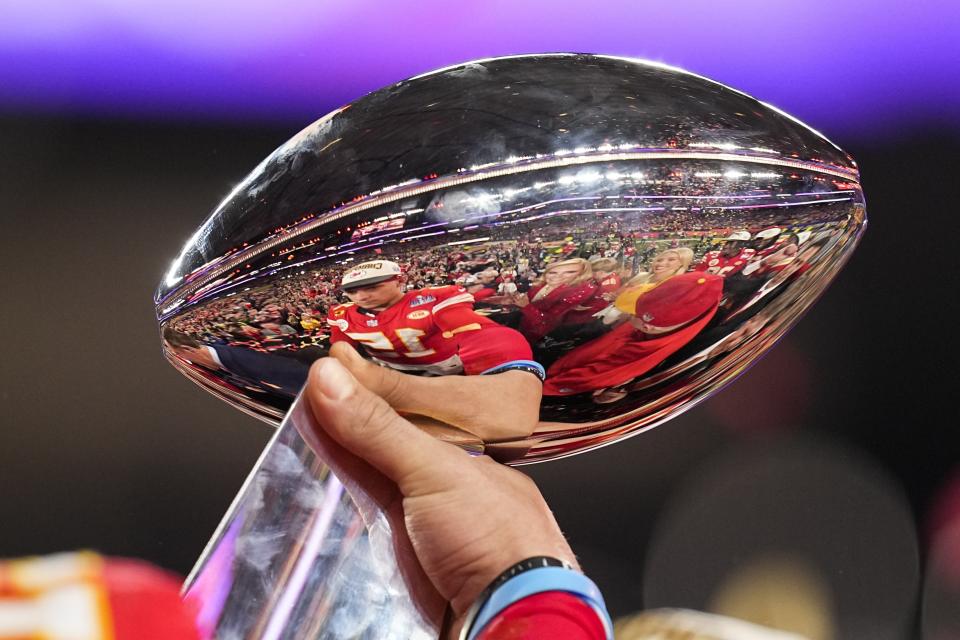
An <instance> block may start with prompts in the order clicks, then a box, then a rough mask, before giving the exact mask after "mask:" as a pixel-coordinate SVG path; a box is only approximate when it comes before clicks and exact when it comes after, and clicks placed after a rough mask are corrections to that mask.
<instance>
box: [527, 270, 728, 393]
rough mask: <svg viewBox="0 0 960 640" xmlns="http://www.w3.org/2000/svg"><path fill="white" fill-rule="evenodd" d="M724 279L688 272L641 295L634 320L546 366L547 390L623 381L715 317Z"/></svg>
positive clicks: (578, 390) (562, 390)
mask: <svg viewBox="0 0 960 640" xmlns="http://www.w3.org/2000/svg"><path fill="white" fill-rule="evenodd" d="M722 293H723V279H722V278H721V277H720V276H717V275H714V274H710V273H697V272H691V273H684V274H680V275H677V276H674V277H672V278H670V279H668V280H667V281H666V282H664V283H663V284H661V285H660V286H658V287H656V288H655V289H653V290H651V291H649V292H648V293H646V294H645V295H642V296H640V297H639V298H637V301H636V306H635V307H634V312H633V314H632V315H631V316H630V321H629V322H625V323H623V324H621V325H620V326H619V327H617V328H616V329H614V330H613V331H611V332H610V333H608V334H606V335H604V336H602V337H600V338H597V339H596V340H593V341H591V342H588V343H587V344H585V345H583V346H581V347H578V348H576V349H574V350H573V351H571V352H570V353H568V354H566V355H565V356H563V357H561V358H560V359H559V360H557V361H556V362H555V363H554V364H553V365H552V366H551V367H550V369H549V370H548V371H547V380H546V382H544V385H543V393H544V395H550V396H564V395H573V394H575V393H583V392H587V391H595V390H597V389H603V388H607V387H616V386H619V385H622V384H624V383H626V382H628V381H630V380H632V379H633V378H636V377H637V376H640V375H643V374H644V373H646V372H647V371H650V370H651V369H652V368H654V367H655V366H657V365H658V364H660V363H661V362H663V361H664V360H665V359H666V358H667V357H668V356H670V355H671V354H673V353H675V352H676V351H678V350H679V349H680V348H681V347H683V346H684V345H685V344H687V343H688V342H689V341H690V340H692V339H693V337H694V336H696V335H697V333H699V332H700V330H702V329H703V327H705V326H706V325H707V323H709V322H710V320H711V319H712V318H713V316H714V314H715V313H716V311H717V306H718V305H719V304H720V298H721V296H722Z"/></svg>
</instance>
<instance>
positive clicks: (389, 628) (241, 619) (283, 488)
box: [184, 398, 437, 640]
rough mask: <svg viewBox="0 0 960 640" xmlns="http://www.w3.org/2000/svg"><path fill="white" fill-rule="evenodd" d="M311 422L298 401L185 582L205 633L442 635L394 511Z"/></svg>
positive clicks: (262, 639) (289, 639)
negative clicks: (313, 435)
mask: <svg viewBox="0 0 960 640" xmlns="http://www.w3.org/2000/svg"><path fill="white" fill-rule="evenodd" d="M308 420H310V417H309V415H308V414H307V412H306V411H305V409H304V408H303V405H302V403H301V401H300V399H299V398H298V399H297V401H296V402H295V403H294V404H293V406H292V407H291V409H290V412H289V413H288V414H287V416H286V418H285V419H284V421H283V424H282V425H281V426H280V428H279V429H278V431H277V432H276V434H275V435H274V437H273V438H271V440H270V442H269V443H268V444H267V446H266V448H265V449H264V452H263V454H262V455H261V456H260V459H259V460H258V461H257V464H256V465H255V466H254V468H253V470H252V471H251V473H250V475H249V476H248V477H247V480H246V481H245V482H244V485H243V487H242V488H241V489H240V492H239V493H238V494H237V497H236V498H235V499H234V501H233V504H231V506H230V509H229V510H228V511H227V513H226V515H225V516H224V518H223V520H222V521H221V523H220V525H219V527H218V528H217V531H216V533H215V534H214V536H213V538H212V539H211V540H210V542H209V543H208V544H207V547H206V549H205V550H204V552H203V554H202V555H201V557H200V559H199V560H198V561H197V564H196V566H195V567H194V569H193V571H192V572H191V574H190V576H189V577H188V578H187V581H186V583H185V585H184V598H185V599H186V600H187V601H188V602H191V603H192V604H193V605H194V606H195V609H196V611H197V625H198V628H199V629H200V632H201V637H203V638H205V639H213V638H216V639H222V640H228V639H229V640H235V639H236V640H239V639H245V640H246V639H254V638H256V639H257V640H301V639H304V640H306V639H310V640H313V639H320V638H323V639H329V640H339V639H341V638H342V639H346V638H371V639H372V638H377V639H381V638H397V639H400V638H404V639H408V638H416V639H423V640H426V639H432V638H436V637H437V629H436V628H435V627H434V625H432V624H431V623H430V622H429V621H428V620H427V619H425V618H424V616H423V615H422V614H421V613H420V611H419V610H418V609H417V607H416V606H415V604H414V602H413V600H412V598H411V595H410V591H409V588H408V586H407V584H406V583H405V581H404V579H403V576H402V575H401V572H400V569H399V567H398V564H397V557H396V552H395V547H394V538H393V534H392V530H391V527H390V523H389V521H388V519H387V517H386V515H385V514H384V513H383V511H382V509H380V507H379V506H378V505H377V504H376V503H375V502H374V501H373V500H372V499H371V498H370V496H368V495H366V493H364V491H363V490H362V489H361V488H359V487H356V486H353V485H351V486H345V485H344V484H343V483H341V481H340V479H338V478H337V476H335V475H334V473H333V472H332V470H331V469H330V466H329V465H328V464H327V463H326V461H324V460H322V459H320V458H319V457H318V456H317V454H316V453H314V451H313V450H312V449H311V448H310V446H309V445H308V444H307V443H306V442H305V441H304V439H303V438H302V437H301V435H300V432H299V431H298V428H297V426H298V425H301V426H302V425H304V424H305V423H306V421H308Z"/></svg>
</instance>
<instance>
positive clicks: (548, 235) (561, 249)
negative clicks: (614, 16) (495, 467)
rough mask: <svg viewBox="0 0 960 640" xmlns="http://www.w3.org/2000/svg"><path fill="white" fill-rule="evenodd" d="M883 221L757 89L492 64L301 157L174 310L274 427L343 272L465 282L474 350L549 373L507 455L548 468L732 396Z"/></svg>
mask: <svg viewBox="0 0 960 640" xmlns="http://www.w3.org/2000/svg"><path fill="white" fill-rule="evenodd" d="M864 225H865V210H864V200H863V195H862V192H861V188H860V184H859V177H858V172H857V168H856V165H855V163H854V162H853V160H852V159H851V158H850V157H849V156H848V155H847V154H845V153H844V152H843V151H842V150H840V149H839V148H837V147H836V146H835V145H833V144H832V143H830V142H829V141H828V140H826V139H825V138H824V137H823V136H821V135H820V134H818V133H817V132H815V131H813V130H811V129H809V128H807V127H806V126H804V125H803V124H801V123H799V122H797V121H796V120H793V119H792V118H790V117H789V116H786V115H785V114H783V113H781V112H779V111H777V110H776V109H774V108H772V107H770V106H769V105H765V104H763V103H761V102H758V101H757V100H755V99H753V98H750V97H749V96H746V95H744V94H742V93H740V92H737V91H735V90H732V89H729V88H727V87H724V86H722V85H720V84H717V83H715V82H712V81H710V80H707V79H705V78H702V77H699V76H696V75H693V74H689V73H685V72H683V71H680V70H676V69H672V68H669V67H665V66H662V65H657V64H652V63H647V62H642V61H637V60H628V59H623V58H615V57H604V56H588V55H573V54H568V55H535V56H520V57H512V58H499V59H492V60H481V61H476V62H471V63H467V64H463V65H459V66H455V67H451V68H448V69H444V70H440V71H437V72H434V73H430V74H426V75H424V76H419V77H417V78H413V79H410V80H407V81H404V82H400V83H398V84H396V85H394V86H392V87H388V88H385V89H383V90H381V91H378V92H376V93H373V94H370V95H369V96H366V97H364V98H361V99H360V100H357V101H356V102H354V103H352V104H350V105H348V106H346V107H343V108H341V109H339V110H337V111H335V112H333V113H331V114H329V115H327V116H325V117H324V118H321V119H320V120H318V121H317V122H316V123H314V124H312V125H311V126H309V127H307V128H306V129H304V130H303V131H302V132H301V133H299V134H298V135H296V136H294V137H293V138H292V139H291V140H290V141H288V142H287V143H286V144H284V145H283V146H281V147H280V148H279V149H278V150H277V151H275V152H274V153H273V154H272V155H271V156H270V157H268V158H267V159H266V160H264V162H263V163H262V164H261V165H260V166H259V167H257V168H256V169H255V170H254V171H253V172H252V173H251V174H250V175H249V176H247V178H245V179H244V180H243V181H242V182H241V183H240V184H239V185H237V187H236V188H235V189H234V190H233V192H232V193H231V194H230V195H229V196H228V197H227V198H226V199H225V200H224V201H223V203H221V204H220V205H219V206H218V207H217V208H216V209H215V210H214V212H213V213H212V214H211V215H210V217H209V218H208V219H207V220H206V221H205V222H204V223H203V225H201V227H200V228H199V229H198V231H197V232H196V233H195V234H194V236H193V237H192V238H191V239H190V241H189V242H188V243H187V244H186V246H184V248H183V250H182V252H181V253H180V255H179V256H178V258H177V259H176V260H175V261H174V262H173V264H172V265H171V267H170V270H169V272H168V274H167V275H166V277H165V278H164V280H163V282H162V283H161V285H160V287H159V289H158V291H157V294H156V303H157V313H158V317H159V319H160V321H161V324H162V326H163V331H164V345H165V353H166V354H167V357H168V358H169V359H170V361H171V362H172V363H173V364H174V365H175V366H176V367H177V368H178V369H179V370H181V371H182V372H183V373H185V374H186V375H188V376H189V377H191V378H192V379H193V380H195V381H196V382H198V383H199V384H201V385H202V386H204V387H205V388H207V389H208V390H210V391H212V392H214V393H215V394H217V395H218V396H220V397H222V398H224V399H226V400H228V401H229V402H231V403H233V404H235V405H236V406H239V407H241V408H243V409H244V410H246V411H248V412H251V413H253V414H254V415H257V416H259V417H261V418H263V419H265V420H267V421H269V422H273V423H277V422H279V420H280V419H281V418H282V416H283V415H284V413H285V412H286V410H287V409H288V407H289V406H290V402H291V400H292V399H293V398H294V397H295V395H296V393H297V391H298V390H299V388H300V386H301V385H302V383H303V381H304V379H305V375H306V371H307V369H308V367H309V363H310V362H312V361H313V360H315V359H316V358H318V357H321V356H323V355H325V354H326V353H327V351H328V349H329V346H330V341H331V335H332V334H331V331H332V325H331V324H330V323H333V324H334V325H336V324H337V323H338V322H341V321H342V318H340V317H337V316H335V315H334V314H335V313H336V309H337V306H338V305H340V304H341V303H344V302H347V297H346V296H345V294H344V293H343V292H342V291H341V290H340V288H339V286H340V282H341V278H342V277H343V275H344V274H345V272H347V271H349V270H351V269H354V268H356V267H357V266H358V265H361V264H365V263H369V262H371V261H373V262H376V261H392V262H396V263H398V264H399V265H400V267H401V269H402V271H403V282H404V285H403V286H405V287H406V289H407V290H408V291H412V290H418V291H419V290H423V289H427V288H430V287H439V286H454V287H457V286H467V288H468V290H469V292H470V293H471V294H472V295H473V297H474V302H473V303H472V307H473V311H472V312H471V313H475V314H477V317H480V318H483V319H484V320H483V321H482V322H479V323H478V324H479V325H480V326H481V331H480V333H482V332H483V330H486V329H487V328H488V327H490V326H491V324H492V323H489V322H487V321H492V322H493V323H496V324H497V325H500V326H501V327H508V328H509V329H510V330H512V331H513V332H516V333H513V334H510V335H513V336H514V337H516V336H521V337H522V339H523V340H524V341H525V342H526V344H527V345H529V350H530V352H531V353H532V358H533V359H535V360H537V361H539V362H540V363H541V364H542V365H543V366H544V367H545V368H546V370H547V380H546V383H545V386H544V396H543V400H542V402H541V406H540V423H539V425H538V426H537V428H536V430H535V431H534V432H533V433H532V434H527V433H518V434H516V436H515V437H512V438H507V439H506V440H505V441H500V442H497V443H496V446H495V447H493V448H492V449H491V451H494V452H496V455H498V456H500V457H501V459H505V460H513V461H514V462H517V463H522V462H531V461H537V460H543V459H548V458H555V457H560V456H564V455H569V454H572V453H576V452H579V451H583V450H587V449H590V448H594V447H597V446H602V445H604V444H607V443H609V442H613V441H615V440H618V439H620V438H623V437H626V436H628V435H631V434H634V433H637V432H639V431H640V430H642V429H644V428H649V427H651V426H653V425H656V424H659V423H660V422H662V421H664V420H666V419H667V418H668V417H669V416H670V415H673V414H675V413H676V412H678V411H680V410H683V409H685V408H688V407H689V406H691V405H692V404H693V403H694V402H696V401H698V400H700V399H702V398H704V397H706V396H707V395H708V394H710V393H711V392H713V391H715V390H717V389H718V388H719V387H721V386H722V385H723V384H725V383H726V382H728V381H730V380H731V379H732V378H733V377H734V376H736V375H737V374H738V373H740V372H742V371H743V369H744V368H745V367H746V366H747V365H748V364H749V363H750V362H751V361H752V360H753V359H755V358H756V357H757V356H758V355H760V354H761V353H762V352H764V351H765V350H766V349H767V348H769V347H770V346H771V345H772V344H773V343H774V342H775V341H776V340H777V339H778V338H779V337H780V336H781V335H783V333H784V332H785V331H786V330H787V329H788V328H789V327H790V325H792V324H793V322H794V321H795V320H796V319H797V318H798V317H799V316H800V315H801V314H802V313H803V311H804V310H805V309H806V308H807V307H808V306H809V305H810V304H811V303H812V302H813V300H814V299H815V298H816V297H817V296H818V295H819V294H820V292H821V291H822V290H823V289H824V287H825V286H826V285H827V284H828V282H829V281H830V280H831V278H832V277H833V276H834V275H835V274H836V273H837V271H838V269H839V268H840V267H841V266H842V264H843V263H844V262H845V261H846V259H847V258H848V257H849V255H850V252H851V250H852V249H853V247H854V246H855V245H856V243H857V240H858V239H859V236H860V233H861V231H862V230H863V228H864ZM558 263H564V266H565V273H563V274H559V275H558V272H557V270H556V269H555V268H551V265H554V264H558ZM494 272H495V273H494ZM683 272H690V273H693V274H700V276H699V277H694V276H682V275H681V274H682V273H683ZM551 278H552V279H551ZM474 280H478V281H479V282H476V283H475V282H474ZM698 287H699V289H698ZM485 288H486V289H490V291H484V289H485ZM484 294H491V295H489V296H487V297H485V298H483V296H484ZM418 295H421V297H422V298H424V299H426V298H433V297H434V294H433V293H431V292H430V291H425V292H421V294H418ZM658 296H659V299H657V300H655V299H656V298H657V297H658ZM671 296H673V297H672V298H671ZM481 298H483V299H481ZM651 305H652V306H651ZM671 306H672V307H673V308H672V309H668V307H671ZM341 309H342V308H341ZM654 315H660V316H665V317H670V318H672V319H673V324H672V325H671V326H670V327H669V330H668V331H665V330H664V327H663V326H660V327H654V328H653V329H651V328H650V325H646V324H645V323H644V316H649V317H653V316H654ZM328 320H329V322H328ZM369 322H371V323H373V324H376V320H375V319H374V318H373V317H371V319H370V320H369ZM371 326H372V325H371ZM394 328H396V327H394ZM399 329H400V331H408V332H410V331H413V332H414V333H416V334H417V335H420V336H423V340H427V339H429V338H431V336H430V335H425V336H424V334H423V333H418V332H420V331H421V329H418V328H410V327H400V328H399ZM431 330H432V329H429V328H428V329H425V330H424V331H431ZM377 331H378V329H376V328H374V329H371V330H370V333H369V335H367V334H363V335H366V336H367V337H360V338H355V339H354V340H353V341H354V342H355V343H357V344H358V346H359V348H360V350H361V352H362V353H363V354H364V355H365V356H366V357H372V358H376V359H377V361H378V362H380V363H381V364H384V365H385V366H391V367H395V368H398V369H400V370H403V371H409V372H410V373H411V374H412V373H417V372H415V371H411V370H410V367H407V366H404V365H403V362H400V363H399V364H398V359H399V360H403V358H404V357H406V358H409V359H410V360H409V363H413V364H414V365H419V364H420V363H421V362H422V361H419V360H416V356H419V355H421V354H422V353H423V352H424V351H425V350H428V349H424V348H423V345H422V344H421V343H418V342H417V340H416V339H414V341H413V346H412V347H410V345H409V344H408V340H407V339H406V338H404V337H403V336H399V339H401V340H403V344H404V345H407V347H410V348H409V350H408V351H406V352H403V353H401V352H402V351H403V349H404V348H405V347H403V346H398V345H399V344H400V343H399V342H397V341H396V340H393V341H392V343H393V345H392V346H390V344H389V343H390V342H391V341H390V340H387V342H383V339H382V338H383V336H380V334H378V336H377V337H373V338H371V337H370V335H373V334H374V333H377ZM404 335H408V334H404ZM409 335H413V334H409ZM491 335H492V334H491ZM499 335H501V336H502V335H504V334H503V332H501V333H500V334H499ZM457 339H459V338H457ZM377 340H380V343H379V344H378V343H377ZM437 340H439V338H437ZM497 340H499V338H497ZM497 340H494V339H491V340H490V341H489V343H490V345H491V346H490V348H491V349H493V350H494V351H496V348H497ZM384 345H386V347H385V348H386V349H391V350H393V353H392V354H388V353H387V352H386V351H383V350H382V349H383V348H384ZM452 348H453V351H454V352H455V351H456V347H452ZM416 349H420V351H419V352H417V351H416ZM487 355H490V354H487ZM504 358H505V359H510V357H508V356H507V355H505V356H504ZM409 363H408V364H409ZM467 364H468V363H465V365H464V366H465V367H467V369H469V367H468V366H467ZM414 368H416V367H414ZM419 368H420V369H421V371H419V373H424V371H422V369H429V367H419ZM462 370H463V368H461V369H457V368H456V367H454V368H452V369H449V370H445V371H451V372H453V373H461V372H462ZM438 372H439V370H436V369H435V370H433V371H429V372H428V373H438ZM455 400H456V399H453V398H438V399H437V402H447V403H449V402H451V401H455ZM428 409H429V408H428V407H425V408H424V412H423V413H424V414H425V415H429V414H430V412H429V410H428Z"/></svg>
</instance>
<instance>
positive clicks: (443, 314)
mask: <svg viewBox="0 0 960 640" xmlns="http://www.w3.org/2000/svg"><path fill="white" fill-rule="evenodd" d="M433 321H434V322H435V323H437V327H439V328H440V331H452V332H454V333H459V331H458V330H460V331H465V330H466V329H465V327H469V326H470V325H474V324H475V325H478V326H477V327H476V328H477V329H479V328H480V327H482V326H483V325H487V324H493V320H490V319H489V318H487V317H486V316H482V315H480V314H479V313H477V312H476V311H474V310H473V306H472V303H470V302H461V303H457V304H452V305H450V306H449V307H443V308H442V309H440V310H439V311H436V310H435V311H434V312H433Z"/></svg>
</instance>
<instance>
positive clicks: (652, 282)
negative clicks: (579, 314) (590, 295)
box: [598, 247, 693, 325]
mask: <svg viewBox="0 0 960 640" xmlns="http://www.w3.org/2000/svg"><path fill="white" fill-rule="evenodd" d="M691 262H693V251H691V250H690V249H687V248H686V247H678V248H676V249H667V250H666V251H661V252H660V253H658V254H657V255H656V256H654V258H653V259H652V260H651V261H650V270H649V271H641V272H640V273H638V274H637V275H635V276H634V277H632V278H630V279H629V280H627V283H626V284H625V285H624V286H623V288H622V289H621V290H620V291H619V292H618V293H617V295H616V297H615V298H614V303H613V304H612V305H610V306H609V307H607V308H606V309H604V310H603V312H602V313H601V314H599V315H598V317H599V318H601V320H602V321H603V324H606V325H611V324H616V323H619V322H622V321H623V320H624V315H625V314H626V315H632V314H633V310H634V307H635V306H636V304H637V299H638V298H639V297H640V296H642V295H643V294H645V293H647V292H648V291H650V290H652V289H653V288H654V287H656V286H658V285H660V284H661V283H663V282H666V281H667V280H668V279H670V278H672V277H673V276H676V275H679V274H681V273H685V272H686V271H687V269H688V268H690V263H691Z"/></svg>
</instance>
